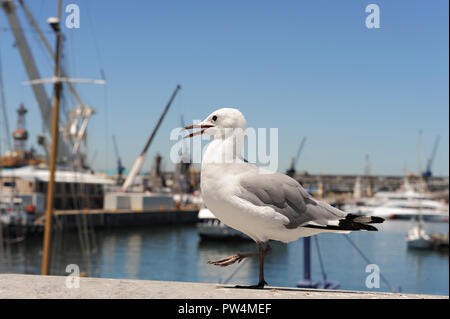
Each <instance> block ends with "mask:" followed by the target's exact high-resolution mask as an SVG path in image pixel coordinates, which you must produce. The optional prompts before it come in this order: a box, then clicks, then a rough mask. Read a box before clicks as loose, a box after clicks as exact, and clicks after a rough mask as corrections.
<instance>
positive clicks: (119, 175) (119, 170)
mask: <svg viewBox="0 0 450 319" xmlns="http://www.w3.org/2000/svg"><path fill="white" fill-rule="evenodd" d="M112 138H113V144H114V151H115V153H116V158H117V185H122V184H123V181H124V179H123V176H122V174H123V171H124V170H125V167H124V166H123V165H122V160H121V159H120V155H119V148H118V147H117V141H116V136H115V135H113V136H112Z"/></svg>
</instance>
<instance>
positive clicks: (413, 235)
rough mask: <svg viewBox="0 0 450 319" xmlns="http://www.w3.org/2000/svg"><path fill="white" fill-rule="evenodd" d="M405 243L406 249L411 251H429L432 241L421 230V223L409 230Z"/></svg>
mask: <svg viewBox="0 0 450 319" xmlns="http://www.w3.org/2000/svg"><path fill="white" fill-rule="evenodd" d="M406 243H407V245H408V248H413V249H430V248H432V246H433V241H432V240H431V237H430V236H428V235H427V233H426V232H425V231H424V230H423V228H422V223H421V222H419V223H418V224H417V225H416V226H414V227H413V228H411V229H410V230H409V232H408V235H407V236H406Z"/></svg>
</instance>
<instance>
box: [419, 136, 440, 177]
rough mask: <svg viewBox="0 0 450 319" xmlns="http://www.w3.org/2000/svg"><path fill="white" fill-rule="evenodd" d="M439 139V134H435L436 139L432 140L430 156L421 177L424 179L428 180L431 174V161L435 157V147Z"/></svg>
mask: <svg viewBox="0 0 450 319" xmlns="http://www.w3.org/2000/svg"><path fill="white" fill-rule="evenodd" d="M439 139H440V136H439V135H438V136H436V139H435V140H434V146H433V151H432V152H431V156H430V158H429V159H428V161H427V168H426V170H425V172H423V173H422V177H423V178H425V180H428V179H429V178H430V177H431V176H432V173H431V167H432V166H433V161H434V158H435V157H436V152H437V148H438V145H439Z"/></svg>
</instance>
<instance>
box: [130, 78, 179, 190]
mask: <svg viewBox="0 0 450 319" xmlns="http://www.w3.org/2000/svg"><path fill="white" fill-rule="evenodd" d="M180 89H181V86H180V85H177V87H176V88H175V90H174V91H173V93H172V96H171V97H170V100H169V102H167V105H166V107H165V108H164V111H163V113H162V114H161V117H160V118H159V120H158V123H156V126H155V128H154V129H153V132H152V134H151V135H150V137H149V139H148V140H147V143H146V144H145V146H144V149H143V150H142V152H141V153H140V154H139V156H138V157H137V158H136V160H135V162H134V164H133V167H132V168H131V171H130V174H128V176H127V179H126V180H125V182H124V183H123V185H122V191H123V192H126V191H127V190H128V188H129V187H130V186H131V185H133V183H134V180H135V179H136V176H137V175H138V174H139V172H140V170H141V167H142V164H143V163H144V159H145V157H146V156H147V150H148V148H149V146H150V144H151V143H152V141H153V138H154V137H155V135H156V132H158V129H159V126H160V125H161V123H162V121H163V119H164V116H165V115H166V113H167V111H168V110H169V108H170V105H171V104H172V102H173V100H174V99H175V96H176V95H177V93H178V90H180Z"/></svg>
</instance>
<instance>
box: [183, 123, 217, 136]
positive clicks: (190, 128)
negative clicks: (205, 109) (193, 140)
mask: <svg viewBox="0 0 450 319" xmlns="http://www.w3.org/2000/svg"><path fill="white" fill-rule="evenodd" d="M210 127H214V125H210V124H195V125H189V126H186V127H185V128H184V129H185V130H192V129H195V128H199V129H201V130H200V131H197V132H192V133H191V134H189V135H186V136H185V137H184V138H190V137H193V136H196V135H202V134H203V133H205V131H206V130H207V129H209V128H210Z"/></svg>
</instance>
